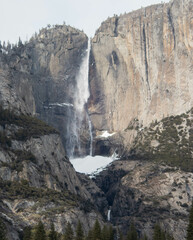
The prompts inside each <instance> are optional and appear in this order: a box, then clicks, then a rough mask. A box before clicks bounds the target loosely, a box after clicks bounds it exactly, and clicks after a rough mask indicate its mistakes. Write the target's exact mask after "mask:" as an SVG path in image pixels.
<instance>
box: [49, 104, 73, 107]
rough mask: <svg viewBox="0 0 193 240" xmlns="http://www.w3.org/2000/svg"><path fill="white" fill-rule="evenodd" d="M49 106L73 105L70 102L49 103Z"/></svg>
mask: <svg viewBox="0 0 193 240" xmlns="http://www.w3.org/2000/svg"><path fill="white" fill-rule="evenodd" d="M49 105H50V106H59V107H65V106H67V107H73V106H74V105H73V104H72V103H50V104H49Z"/></svg>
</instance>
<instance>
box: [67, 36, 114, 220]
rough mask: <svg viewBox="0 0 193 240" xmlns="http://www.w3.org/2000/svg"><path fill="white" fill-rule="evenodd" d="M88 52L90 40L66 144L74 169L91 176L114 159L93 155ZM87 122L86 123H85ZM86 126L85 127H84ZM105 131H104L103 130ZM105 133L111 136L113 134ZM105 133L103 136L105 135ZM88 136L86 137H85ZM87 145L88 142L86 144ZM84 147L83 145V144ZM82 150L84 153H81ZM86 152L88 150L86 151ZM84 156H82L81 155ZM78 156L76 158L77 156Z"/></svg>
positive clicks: (77, 80)
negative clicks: (86, 147)
mask: <svg viewBox="0 0 193 240" xmlns="http://www.w3.org/2000/svg"><path fill="white" fill-rule="evenodd" d="M89 54H90V41H89V42H88V48H87V51H86V53H85V55H84V57H83V60H82V64H81V66H80V70H79V72H78V74H77V78H76V82H77V85H76V88H75V94H74V104H73V108H70V109H73V111H72V112H70V118H69V119H70V120H69V121H70V124H69V126H70V128H69V134H68V139H69V142H68V145H67V154H68V156H69V157H70V161H71V163H72V164H73V166H74V168H75V170H76V171H77V172H82V173H86V174H88V175H90V176H91V177H92V176H94V175H95V174H97V173H98V172H100V171H102V169H104V168H105V167H106V166H107V165H108V164H110V163H111V162H112V161H114V160H115V158H114V157H103V156H95V157H93V156H92V154H93V148H92V142H93V135H92V123H91V119H90V117H89V114H88V112H87V109H86V107H85V106H86V103H87V101H88V98H89V95H90V93H89V56H90V55H89ZM85 122H87V124H85ZM85 126H86V128H87V129H84V127H85ZM84 130H85V131H86V132H87V134H88V132H89V139H87V143H88V140H90V151H89V154H90V155H87V156H85V155H86V154H85V149H83V148H82V145H81V137H82V136H83V135H84V134H82V131H84ZM105 133H106V132H105ZM106 135H108V136H111V135H113V134H108V132H107V133H106ZM106 135H105V137H106ZM87 138H88V137H87ZM87 145H88V144H87ZM84 147H85V146H84ZM82 150H83V151H84V154H82ZM87 154H88V151H87ZM83 156H84V157H83ZM77 157H78V158H77ZM108 216H109V218H110V210H109V212H108Z"/></svg>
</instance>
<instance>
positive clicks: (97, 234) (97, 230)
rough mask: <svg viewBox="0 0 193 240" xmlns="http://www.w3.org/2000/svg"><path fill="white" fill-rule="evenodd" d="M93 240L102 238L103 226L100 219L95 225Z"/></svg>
mask: <svg viewBox="0 0 193 240" xmlns="http://www.w3.org/2000/svg"><path fill="white" fill-rule="evenodd" d="M92 239H93V240H102V238H101V226H100V224H99V221H98V219H97V220H96V222H95V224H94V227H93V238H92Z"/></svg>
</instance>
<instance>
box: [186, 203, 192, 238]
mask: <svg viewBox="0 0 193 240" xmlns="http://www.w3.org/2000/svg"><path fill="white" fill-rule="evenodd" d="M186 239H187V240H193V202H192V206H191V209H190V214H189V223H188V228H187V237H186Z"/></svg>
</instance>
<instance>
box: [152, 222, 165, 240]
mask: <svg viewBox="0 0 193 240" xmlns="http://www.w3.org/2000/svg"><path fill="white" fill-rule="evenodd" d="M153 240H163V234H162V230H161V227H160V225H159V224H156V225H155V226H154V231H153Z"/></svg>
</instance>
